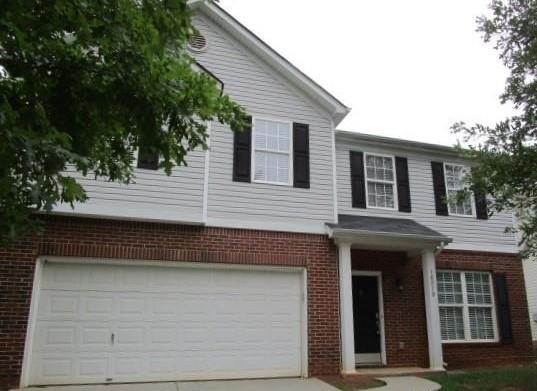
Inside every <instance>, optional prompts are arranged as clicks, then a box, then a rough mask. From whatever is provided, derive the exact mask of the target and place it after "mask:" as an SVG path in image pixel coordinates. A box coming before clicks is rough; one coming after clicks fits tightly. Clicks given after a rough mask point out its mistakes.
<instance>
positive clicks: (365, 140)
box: [0, 1, 531, 386]
mask: <svg viewBox="0 0 537 391" xmlns="http://www.w3.org/2000/svg"><path fill="white" fill-rule="evenodd" d="M193 7H194V8H195V19H194V24H195V26H196V28H197V29H198V32H197V34H196V36H195V39H193V40H192V42H191V43H190V45H189V50H190V51H191V52H192V55H193V56H194V57H195V58H196V61H197V62H198V63H199V64H200V66H201V67H203V68H204V69H206V70H208V71H209V72H210V73H211V74H212V75H213V76H214V77H215V78H217V79H218V80H219V81H220V82H221V84H222V86H223V88H224V91H225V93H227V94H229V95H230V96H231V97H232V98H233V99H235V100H236V101H237V102H239V103H240V104H241V105H243V106H244V107H245V108H246V110H247V111H248V113H249V115H250V116H251V126H250V127H249V128H248V129H246V130H245V131H244V132H243V133H240V134H234V133H233V132H231V130H229V129H227V128H226V127H225V126H222V125H221V124H219V123H216V122H213V123H211V124H210V147H209V149H208V150H207V151H196V152H193V153H190V154H189V155H188V157H187V162H188V166H187V167H178V168H175V169H174V170H173V173H172V175H170V176H167V175H166V174H165V173H164V172H162V171H161V170H158V167H157V165H158V164H156V163H158V156H150V155H148V154H147V153H146V152H145V151H143V150H141V151H139V155H138V161H137V163H136V164H137V168H136V169H135V175H136V180H135V183H133V184H130V185H128V186H126V185H119V184H114V183H109V182H106V181H101V180H94V179H92V178H84V177H81V176H80V175H79V174H77V173H76V172H74V171H73V172H72V175H73V176H75V177H77V178H79V180H80V182H81V183H82V184H83V185H84V187H85V189H86V190H87V191H88V195H89V197H90V199H89V201H88V202H87V203H84V204H80V205H76V207H75V209H74V210H72V209H71V208H69V207H65V206H59V207H58V208H57V210H56V211H55V212H54V213H53V214H51V215H47V216H43V219H44V220H45V226H44V232H43V233H42V234H41V235H36V236H32V237H28V238H25V239H21V240H20V241H19V242H17V243H16V244H15V245H13V246H12V247H10V248H7V249H5V248H2V249H0V287H1V292H2V295H3V299H2V300H1V301H0V379H2V380H1V381H0V382H3V383H6V384H12V385H21V386H28V385H47V384H81V383H83V384H88V383H109V382H138V381H164V380H176V379H181V380H184V379H225V378H252V377H255V378H260V377H282V376H304V377H305V376H317V375H334V374H338V373H354V372H355V370H356V368H359V367H361V366H371V365H374V366H388V367H424V368H431V369H433V370H441V369H442V368H444V367H445V365H448V366H449V368H456V367H466V366H472V365H487V364H501V363H513V362H526V361H529V360H531V347H530V328H529V320H528V314H527V310H526V295H525V291H524V282H523V278H524V277H523V274H522V265H521V262H520V260H519V258H518V257H517V248H516V242H515V240H514V237H513V236H512V235H510V234H505V233H504V227H505V226H506V225H510V224H511V219H512V218H511V215H510V214H508V213H505V214H497V215H494V216H492V217H489V216H488V213H487V211H486V202H485V198H484V195H477V194H476V195H472V197H469V198H468V199H466V200H463V201H457V200H456V199H453V198H448V196H450V195H452V194H455V193H456V192H457V191H458V190H459V189H461V188H462V186H463V184H462V177H463V175H464V172H465V170H466V169H467V167H466V165H465V162H464V161H462V160H461V159H460V158H459V157H458V156H457V154H456V152H455V151H454V150H453V149H451V148H448V147H442V146H435V145H429V144H422V143H415V142H409V141H404V140H395V139H387V138H383V137H377V136H369V135H363V134H358V133H352V132H344V131H336V127H337V125H338V124H339V123H340V121H341V120H342V119H343V118H344V117H345V115H346V114H347V113H348V111H349V109H348V108H347V107H346V106H345V105H343V104H342V103H341V102H339V101H338V100H337V99H336V98H334V97H333V96H332V95H330V94H329V93H328V92H327V91H325V90H324V89H323V88H322V87H320V86H319V85H318V84H316V83H315V82H314V81H313V80H311V79H310V78H308V77H307V76H306V75H304V74H303V73H302V72H301V71H300V70H298V69H297V68H296V67H294V66H293V65H292V64H291V63H289V62H288V61H287V60H285V59H284V58H283V57H281V56H280V55H279V54H278V53H276V52H275V51H274V50H273V49H271V48H270V47H269V46H268V45H266V44H265V43H264V42H263V41H262V40H261V39H260V38H258V37H257V36H255V35H254V34H253V33H252V32H250V31H249V30H247V29H246V28H245V27H244V26H243V25H241V24H240V23H239V22H238V21H237V20H235V19H234V18H233V17H232V16H231V15H229V14H228V13H226V12H225V11H224V10H223V9H221V8H220V7H219V6H218V5H216V4H214V3H213V2H201V1H199V2H196V3H194V4H193ZM446 200H448V201H449V202H446Z"/></svg>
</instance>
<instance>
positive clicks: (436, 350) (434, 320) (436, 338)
mask: <svg viewBox="0 0 537 391" xmlns="http://www.w3.org/2000/svg"><path fill="white" fill-rule="evenodd" d="M421 267H422V270H423V290H424V293H425V314H426V315H427V336H428V339H429V366H430V368H431V369H443V367H444V359H443V357H442V337H441V335H440V314H439V312H438V295H437V289H436V288H437V286H436V263H435V257H434V251H433V250H424V251H423V252H422V253H421Z"/></svg>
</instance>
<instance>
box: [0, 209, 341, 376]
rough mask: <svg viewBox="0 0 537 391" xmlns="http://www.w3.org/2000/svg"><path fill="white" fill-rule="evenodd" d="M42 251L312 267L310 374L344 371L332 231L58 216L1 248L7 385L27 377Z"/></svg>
mask: <svg viewBox="0 0 537 391" xmlns="http://www.w3.org/2000/svg"><path fill="white" fill-rule="evenodd" d="M39 255H56V256H80V257H103V258H129V259H143V260H168V261H177V262H181V261H189V262H215V263H235V264H254V265H274V266H299V267H306V268H307V275H308V314H309V318H308V331H309V332H308V355H309V372H310V375H312V376H316V375H322V374H337V373H339V362H340V347H339V311H338V308H339V307H338V305H339V304H338V303H339V296H338V286H337V278H338V277H337V258H336V248H335V246H334V245H333V243H332V242H331V240H330V239H329V238H328V237H327V236H326V235H310V234H299V233H281V232H267V231H254V230H238V229H225V228H207V227H200V226H185V225H172V224H156V223H143V222H128V221H113V220H99V219H83V218H72V217H51V218H48V219H47V221H46V224H45V231H44V233H43V235H41V236H40V237H39V238H30V239H27V240H22V241H20V242H19V243H17V244H16V245H14V246H13V247H12V248H10V249H0V296H1V297H2V300H1V301H0V385H2V384H3V385H6V384H8V385H10V386H17V385H18V382H19V376H20V371H21V365H22V357H23V350H24V340H25V335H26V325H27V317H28V311H29V307H30V298H31V287H32V283H33V273H34V267H35V259H36V257H37V256H39Z"/></svg>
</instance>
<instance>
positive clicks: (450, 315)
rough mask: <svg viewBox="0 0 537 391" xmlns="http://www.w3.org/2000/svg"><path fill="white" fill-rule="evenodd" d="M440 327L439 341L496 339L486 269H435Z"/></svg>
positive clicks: (494, 317) (490, 288)
mask: <svg viewBox="0 0 537 391" xmlns="http://www.w3.org/2000/svg"><path fill="white" fill-rule="evenodd" d="M437 285H438V304H439V311H440V331H441V335H442V340H443V341H472V342H476V341H478V342H479V341H491V340H495V339H496V335H497V331H496V320H495V319H496V314H495V310H494V294H493V292H492V278H491V275H490V273H487V272H474V271H472V272H470V271H465V272H459V271H448V270H439V271H438V272H437Z"/></svg>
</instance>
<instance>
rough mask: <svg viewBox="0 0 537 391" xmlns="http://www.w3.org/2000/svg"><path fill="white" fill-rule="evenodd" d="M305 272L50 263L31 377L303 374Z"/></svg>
mask: <svg viewBox="0 0 537 391" xmlns="http://www.w3.org/2000/svg"><path fill="white" fill-rule="evenodd" d="M302 291H303V289H302V277H301V273H299V272H285V271H267V270H259V269H258V270H255V269H254V270H237V269H234V270H233V269H229V268H228V269H225V268H220V269H207V268H184V267H162V266H160V267H155V266H125V265H105V264H72V263H51V262H48V263H46V264H45V265H44V267H43V276H42V281H41V286H40V292H39V296H38V297H39V299H38V305H37V311H36V314H35V319H36V320H35V322H36V323H35V328H34V337H33V343H32V345H31V355H30V360H29V372H28V373H29V384H33V385H38V384H70V383H103V382H135V381H151V380H175V379H208V378H214V379H217V378H219V379H222V378H246V377H273V376H300V375H301V374H302V341H301V337H302V335H301V334H302V332H301V331H302V327H301V323H302V317H303V316H302V297H303V296H302V295H303V292H302Z"/></svg>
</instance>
